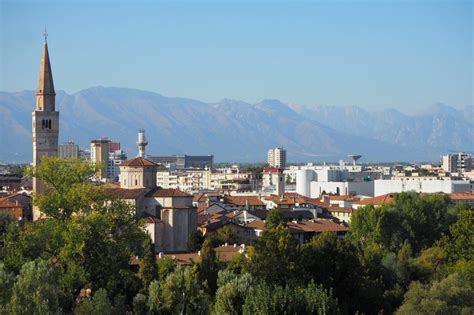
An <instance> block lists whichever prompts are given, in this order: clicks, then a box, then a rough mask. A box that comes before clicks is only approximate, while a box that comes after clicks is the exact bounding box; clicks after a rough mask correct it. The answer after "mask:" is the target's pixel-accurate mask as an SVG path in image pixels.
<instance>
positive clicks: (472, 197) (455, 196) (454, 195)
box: [448, 193, 474, 200]
mask: <svg viewBox="0 0 474 315" xmlns="http://www.w3.org/2000/svg"><path fill="white" fill-rule="evenodd" d="M448 197H449V199H451V200H474V194H471V193H452V194H448Z"/></svg>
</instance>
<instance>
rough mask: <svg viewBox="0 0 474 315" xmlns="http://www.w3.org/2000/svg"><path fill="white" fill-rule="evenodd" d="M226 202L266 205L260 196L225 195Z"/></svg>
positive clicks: (239, 204)
mask: <svg viewBox="0 0 474 315" xmlns="http://www.w3.org/2000/svg"><path fill="white" fill-rule="evenodd" d="M224 203H226V204H231V205H236V206H245V205H247V204H248V205H249V206H265V204H264V203H263V202H262V201H261V200H260V199H259V198H258V196H224Z"/></svg>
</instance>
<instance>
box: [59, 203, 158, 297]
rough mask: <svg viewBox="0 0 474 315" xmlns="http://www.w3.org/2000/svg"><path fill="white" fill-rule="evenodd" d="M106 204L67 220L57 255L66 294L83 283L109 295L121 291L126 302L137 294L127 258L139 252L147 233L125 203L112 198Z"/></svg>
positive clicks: (136, 281)
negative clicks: (102, 208)
mask: <svg viewBox="0 0 474 315" xmlns="http://www.w3.org/2000/svg"><path fill="white" fill-rule="evenodd" d="M109 207H110V208H109V211H92V212H90V213H88V214H86V215H84V216H73V217H72V218H70V219H69V220H68V223H67V230H66V231H65V233H64V241H65V244H64V246H63V247H62V248H61V251H60V253H59V257H58V258H59V260H60V262H61V265H62V268H63V270H64V272H63V277H62V279H61V282H62V286H63V287H64V288H65V289H66V290H67V295H68V296H69V297H73V296H74V294H77V292H79V290H80V289H81V288H83V286H84V285H85V284H87V283H90V284H91V289H92V290H93V291H96V290H98V289H100V288H103V289H105V290H107V292H108V293H109V295H110V296H111V297H115V296H116V295H118V294H121V295H123V296H125V297H126V300H127V301H129V302H131V301H132V299H133V297H134V296H135V295H136V294H137V293H138V290H139V288H140V283H139V279H138V278H137V277H136V275H135V274H134V273H133V272H132V271H130V267H129V261H130V257H132V256H135V255H139V256H140V255H141V254H142V250H143V249H142V244H143V240H144V238H145V237H148V236H147V235H146V234H145V232H144V231H143V229H142V228H141V224H140V222H139V219H138V218H137V217H136V216H135V215H134V214H133V213H132V212H131V211H130V207H129V206H128V205H127V204H125V203H124V202H119V201H114V202H112V203H111V204H110V205H109ZM148 250H149V249H148Z"/></svg>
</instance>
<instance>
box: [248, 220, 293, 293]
mask: <svg viewBox="0 0 474 315" xmlns="http://www.w3.org/2000/svg"><path fill="white" fill-rule="evenodd" d="M297 261H298V253H297V244H296V240H295V238H294V237H293V236H291V234H290V232H289V230H288V228H287V227H286V226H283V225H281V224H280V225H278V226H276V227H274V228H270V229H267V230H266V231H264V232H263V234H262V236H261V237H260V238H259V239H258V240H257V242H256V244H255V251H254V254H253V255H252V256H250V261H249V266H248V269H249V271H250V273H251V274H252V275H253V276H254V277H255V278H256V279H258V280H263V281H265V282H268V283H270V284H281V285H284V284H286V283H289V282H291V281H294V280H295V279H296V278H297V275H296V268H297Z"/></svg>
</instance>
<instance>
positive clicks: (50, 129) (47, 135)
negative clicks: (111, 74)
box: [32, 32, 59, 220]
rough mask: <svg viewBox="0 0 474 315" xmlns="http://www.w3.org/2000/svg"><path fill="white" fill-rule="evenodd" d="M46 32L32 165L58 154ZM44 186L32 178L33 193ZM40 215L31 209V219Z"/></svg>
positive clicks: (57, 124)
mask: <svg viewBox="0 0 474 315" xmlns="http://www.w3.org/2000/svg"><path fill="white" fill-rule="evenodd" d="M47 38H48V34H47V33H46V32H45V34H44V47H43V56H42V58H41V64H40V73H39V80H38V87H37V89H36V109H35V111H34V112H33V113H32V122H33V124H32V127H33V166H37V165H39V164H40V163H41V159H42V158H43V157H44V156H57V155H58V136H59V112H58V111H56V104H55V100H56V92H55V91H54V83H53V73H52V72H51V63H50V61H49V52H48V41H47ZM45 190H46V187H45V186H44V184H43V183H42V182H41V181H40V180H38V179H37V178H33V193H42V192H45ZM39 216H40V213H39V211H38V209H33V220H37V219H38V218H39Z"/></svg>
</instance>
